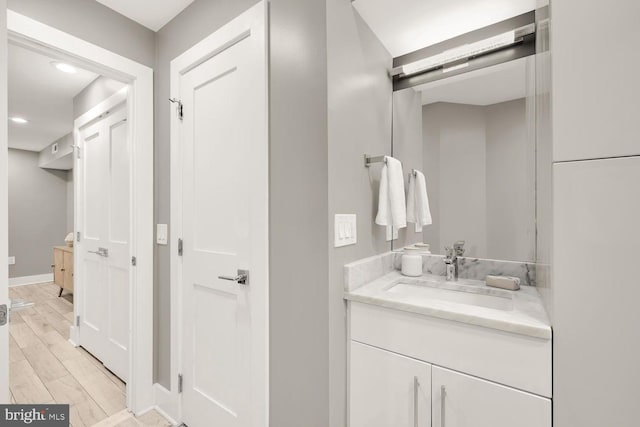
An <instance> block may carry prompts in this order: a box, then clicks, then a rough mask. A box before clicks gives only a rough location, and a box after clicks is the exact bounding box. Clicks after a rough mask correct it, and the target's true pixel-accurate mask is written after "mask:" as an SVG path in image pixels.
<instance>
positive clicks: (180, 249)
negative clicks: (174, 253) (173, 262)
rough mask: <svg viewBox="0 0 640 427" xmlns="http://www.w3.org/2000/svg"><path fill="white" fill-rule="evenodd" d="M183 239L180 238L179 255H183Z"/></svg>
mask: <svg viewBox="0 0 640 427" xmlns="http://www.w3.org/2000/svg"><path fill="white" fill-rule="evenodd" d="M182 246H183V243H182V239H178V256H182Z"/></svg>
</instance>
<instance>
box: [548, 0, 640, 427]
mask: <svg viewBox="0 0 640 427" xmlns="http://www.w3.org/2000/svg"><path fill="white" fill-rule="evenodd" d="M585 6H586V5H585V2H583V1H580V0H557V1H554V2H552V3H551V25H552V27H551V48H552V53H553V62H552V79H553V93H552V110H553V124H552V127H553V161H554V164H553V255H552V261H553V262H552V275H551V280H552V282H553V283H552V287H553V293H552V303H553V317H554V322H553V333H554V335H553V347H554V348H553V359H554V360H553V417H554V426H555V427H574V426H580V427H599V426H624V427H632V426H638V425H640V409H639V408H638V384H639V383H640V369H639V368H638V360H640V328H639V327H638V325H640V310H638V301H639V300H640V287H638V268H637V264H638V259H640V246H639V245H638V241H639V240H640V227H639V226H638V218H639V217H640V191H639V190H638V183H639V182H640V138H638V130H639V125H638V117H640V103H639V102H638V95H639V94H640V80H639V79H638V69H639V68H640V49H638V47H637V46H638V41H640V26H639V25H638V16H640V2H638V1H637V0H620V1H617V2H615V5H613V4H611V3H607V2H589V5H588V7H585ZM596 52H597V54H596Z"/></svg>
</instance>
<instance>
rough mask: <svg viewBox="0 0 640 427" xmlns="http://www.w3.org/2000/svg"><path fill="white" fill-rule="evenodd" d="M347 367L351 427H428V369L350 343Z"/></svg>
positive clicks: (429, 388)
mask: <svg viewBox="0 0 640 427" xmlns="http://www.w3.org/2000/svg"><path fill="white" fill-rule="evenodd" d="M350 366H351V372H350V377H351V381H350V411H349V412H350V413H349V420H350V422H349V426H350V427H414V426H418V427H428V426H431V365H429V364H428V363H424V362H421V361H418V360H415V359H411V358H409V357H405V356H401V355H399V354H395V353H391V352H388V351H385V350H381V349H379V348H376V347H371V346H368V345H365V344H361V343H358V342H356V341H351V365H350ZM416 403H417V406H416ZM416 409H417V410H416ZM416 418H417V422H415V421H416ZM414 422H415V424H414Z"/></svg>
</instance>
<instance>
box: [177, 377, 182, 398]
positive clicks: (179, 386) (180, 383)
mask: <svg viewBox="0 0 640 427" xmlns="http://www.w3.org/2000/svg"><path fill="white" fill-rule="evenodd" d="M178 393H182V374H178Z"/></svg>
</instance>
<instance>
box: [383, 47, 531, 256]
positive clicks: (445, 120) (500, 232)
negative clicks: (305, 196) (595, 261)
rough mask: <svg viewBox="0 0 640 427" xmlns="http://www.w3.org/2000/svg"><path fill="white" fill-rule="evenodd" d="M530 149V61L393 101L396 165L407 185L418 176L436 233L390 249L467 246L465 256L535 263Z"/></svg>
mask: <svg viewBox="0 0 640 427" xmlns="http://www.w3.org/2000/svg"><path fill="white" fill-rule="evenodd" d="M535 141H536V139H535V56H527V57H524V58H520V59H517V60H512V61H509V62H505V63H502V64H499V65H494V66H491V67H487V68H482V69H479V70H475V71H470V72H467V73H463V74H459V75H456V76H453V77H450V78H444V79H441V80H436V81H432V82H429V83H426V84H423V85H420V86H415V87H411V88H407V89H402V90H399V91H396V92H394V94H393V143H392V144H393V151H392V152H393V156H394V157H396V158H397V159H399V160H400V161H401V162H402V166H403V170H404V172H405V176H406V177H407V181H406V182H407V184H408V179H409V174H410V173H411V171H412V170H413V169H416V170H418V171H421V172H423V173H424V175H425V178H426V183H427V194H428V199H429V208H430V212H431V216H432V224H431V225H426V226H424V228H423V230H422V232H417V231H416V228H414V224H411V223H409V224H407V228H405V229H401V230H400V231H399V238H398V239H397V240H395V241H394V242H393V249H401V248H402V247H403V246H406V245H409V244H413V243H417V242H424V243H428V244H430V246H431V252H432V253H434V254H444V248H445V246H452V245H453V243H454V242H455V241H458V240H464V241H465V242H466V244H465V248H466V252H465V256H469V257H474V258H489V259H501V260H512V261H532V262H535V253H536V221H535V211H536V207H535V204H536V170H535V168H536V143H535ZM407 188H408V187H407Z"/></svg>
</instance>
